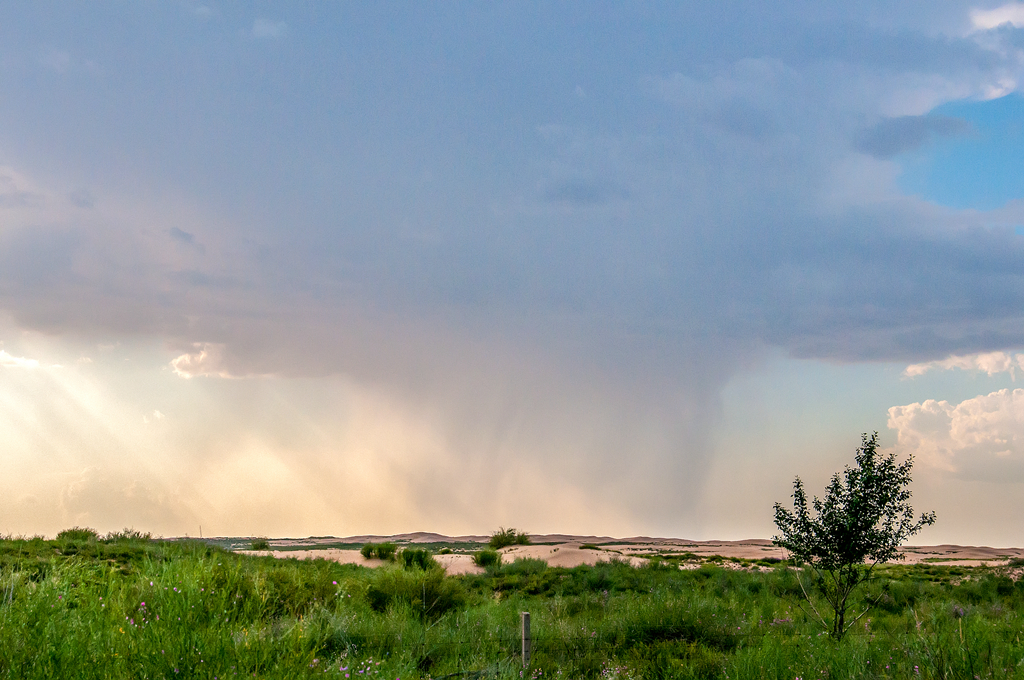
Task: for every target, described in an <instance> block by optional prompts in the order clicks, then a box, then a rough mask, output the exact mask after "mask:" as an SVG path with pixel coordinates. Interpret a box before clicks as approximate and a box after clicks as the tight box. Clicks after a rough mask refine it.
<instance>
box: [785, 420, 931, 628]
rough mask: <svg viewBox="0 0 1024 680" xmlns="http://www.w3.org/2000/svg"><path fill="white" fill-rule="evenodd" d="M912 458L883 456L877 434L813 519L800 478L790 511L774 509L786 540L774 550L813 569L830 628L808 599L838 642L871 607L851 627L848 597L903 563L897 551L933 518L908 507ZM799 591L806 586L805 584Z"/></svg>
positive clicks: (818, 504)
mask: <svg viewBox="0 0 1024 680" xmlns="http://www.w3.org/2000/svg"><path fill="white" fill-rule="evenodd" d="M913 462H914V461H913V458H912V457H911V458H908V459H907V460H906V461H905V462H903V463H898V462H897V461H896V454H895V453H890V454H889V455H888V456H882V455H880V454H879V452H878V433H877V432H875V433H874V434H872V435H871V436H870V437H869V436H868V435H867V434H864V435H863V436H862V437H861V446H860V448H859V449H857V467H855V468H850V467H847V468H846V469H845V471H844V473H843V476H842V477H840V476H839V473H836V474H834V475H832V481H831V482H830V483H829V485H828V487H827V488H826V489H825V498H824V500H819V499H818V498H817V497H815V498H814V501H813V503H812V506H813V508H814V515H815V516H813V517H812V516H811V513H810V512H809V511H808V509H807V494H806V493H805V492H804V485H803V482H802V481H800V478H799V477H797V478H796V481H795V482H794V483H793V511H792V512H791V511H789V510H787V509H786V508H784V507H782V505H781V504H779V503H776V504H775V525H776V526H777V527H778V528H779V531H780V532H781V535H779V536H775V537H774V538H773V543H775V545H778V546H781V547H783V548H785V549H786V550H788V551H789V552H790V553H791V554H792V555H793V557H794V558H796V559H797V560H798V561H800V562H804V563H806V564H808V565H810V567H811V568H812V569H813V571H814V575H815V582H816V583H815V584H816V585H817V587H818V590H819V591H820V592H821V594H822V595H823V596H824V598H825V600H826V601H827V602H828V604H829V606H830V607H831V608H832V612H833V617H832V625H831V626H830V625H829V624H828V623H827V622H826V621H825V619H824V617H822V616H821V614H819V613H818V610H817V608H815V606H814V602H813V601H812V600H811V598H810V596H809V595H808V594H807V591H806V590H804V596H805V597H806V599H807V602H808V604H810V606H811V609H812V610H813V611H814V614H815V615H816V616H817V617H818V620H819V621H820V622H821V624H822V625H823V626H824V627H825V628H826V629H828V630H829V633H830V634H831V636H832V637H833V638H835V639H836V640H840V639H842V637H843V635H845V634H846V631H847V630H849V629H850V627H851V626H852V625H853V624H854V623H856V622H857V620H858V619H859V618H860V617H861V616H863V615H864V614H865V613H866V612H867V611H868V608H870V605H871V603H868V604H867V606H866V607H865V609H864V611H862V612H861V613H860V614H858V615H857V616H856V617H855V618H854V619H853V620H852V621H850V622H849V623H847V611H848V610H849V607H850V605H851V602H850V596H851V594H852V593H853V592H854V590H855V589H856V588H857V586H858V585H860V584H861V583H863V582H864V581H865V580H867V579H868V578H869V577H870V576H871V570H872V569H873V568H874V566H875V565H876V564H878V563H879V562H888V561H890V560H898V559H903V555H901V554H900V553H899V550H898V549H899V546H900V545H901V544H902V543H903V542H904V541H905V540H906V539H907V538H909V537H910V536H913V535H914V534H916V533H917V532H919V531H920V530H921V529H922V528H923V527H925V526H927V525H930V524H933V523H934V522H935V513H934V512H928V513H923V514H922V515H921V517H920V518H919V519H918V520H917V521H916V522H915V521H914V509H913V508H912V507H910V502H909V501H910V496H911V494H910V491H909V490H908V489H907V486H908V485H909V484H910V470H911V468H912V467H913ZM800 587H801V588H803V583H802V582H801V584H800Z"/></svg>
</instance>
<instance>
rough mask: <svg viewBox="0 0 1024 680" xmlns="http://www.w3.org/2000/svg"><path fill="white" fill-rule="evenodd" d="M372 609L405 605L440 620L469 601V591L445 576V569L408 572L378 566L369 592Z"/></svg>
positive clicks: (424, 615)
mask: <svg viewBox="0 0 1024 680" xmlns="http://www.w3.org/2000/svg"><path fill="white" fill-rule="evenodd" d="M366 599H367V601H368V602H369V604H370V608H371V609H373V610H374V611H376V612H385V611H387V610H388V609H389V608H391V607H395V606H398V605H405V606H407V607H408V608H409V610H411V611H412V612H413V613H415V614H417V615H419V616H422V617H424V618H432V619H437V618H438V617H440V616H443V615H444V614H447V613H448V612H450V611H452V610H455V609H459V608H460V607H463V606H465V604H466V599H467V598H466V590H465V588H464V587H463V586H462V583H461V582H459V581H458V580H457V579H452V578H449V577H447V576H445V573H444V571H443V570H441V569H429V570H426V571H421V570H416V571H406V570H402V569H394V568H388V569H378V570H377V571H376V572H375V573H374V574H373V576H372V577H371V579H370V585H369V588H367V591H366Z"/></svg>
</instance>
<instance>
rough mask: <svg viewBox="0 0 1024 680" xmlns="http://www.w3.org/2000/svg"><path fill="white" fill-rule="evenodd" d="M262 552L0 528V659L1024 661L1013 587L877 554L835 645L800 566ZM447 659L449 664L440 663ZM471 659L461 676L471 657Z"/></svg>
mask: <svg viewBox="0 0 1024 680" xmlns="http://www.w3.org/2000/svg"><path fill="white" fill-rule="evenodd" d="M403 562H404V559H400V560H399V563H398V564H392V565H388V566H385V567H382V568H379V569H366V568H363V567H359V566H353V565H339V564H336V563H332V562H327V561H323V560H314V561H296V560H274V559H272V558H267V557H253V556H241V555H235V554H232V553H228V552H224V551H222V550H220V549H216V548H213V547H210V546H208V545H206V544H203V543H200V542H195V541H181V542H161V541H153V540H150V539H149V538H148V537H145V536H144V535H131V536H129V535H120V536H117V537H113V538H111V540H110V541H109V542H108V541H107V539H106V538H104V539H101V538H99V537H96V536H91V537H90V536H85V535H79V534H74V535H63V536H62V537H61V538H59V539H57V540H53V541H46V540H43V539H39V538H37V539H29V540H0V677H5V678H65V677H66V678H182V677H190V678H191V677H196V678H214V677H216V678H225V677H229V678H231V677H253V676H255V677H259V678H302V677H314V676H315V677H324V676H326V677H334V678H346V674H348V678H349V680H357V679H362V678H363V677H377V678H389V679H390V678H419V677H434V678H440V677H442V676H446V675H447V676H451V677H453V678H454V677H478V678H482V677H485V676H487V677H498V678H519V677H520V671H521V670H522V669H521V667H520V662H519V657H518V650H519V644H520V640H519V612H521V611H530V612H531V614H532V617H531V618H532V621H533V639H534V652H533V667H532V668H530V669H528V670H527V671H526V672H525V673H524V674H523V676H522V677H531V678H541V677H543V676H547V675H551V676H556V677H558V676H559V674H561V675H560V677H565V678H598V677H601V678H608V679H610V678H636V679H638V680H639V679H641V678H728V679H729V680H732V679H734V678H771V679H772V680H783V679H788V680H793V679H794V678H797V677H799V678H801V679H803V680H809V679H811V678H814V679H819V678H821V679H825V678H828V679H829V680H833V679H836V678H861V677H878V678H913V679H914V680H917V679H918V678H929V679H930V678H949V679H952V678H968V679H970V678H988V677H998V678H1005V677H1011V678H1012V677H1024V644H1022V643H1021V640H1020V635H1021V630H1022V627H1024V585H1019V584H1020V583H1021V582H1020V581H1014V580H1012V579H1011V578H1009V577H1008V574H1007V573H1005V572H1002V571H1000V570H997V569H965V568H960V569H956V568H948V567H934V566H930V567H929V566H921V567H889V568H883V569H881V570H880V571H881V573H880V577H879V578H878V579H876V580H875V581H874V582H872V583H871V584H870V585H869V587H868V588H867V589H866V592H865V596H866V597H868V598H871V599H872V600H876V601H877V602H878V604H877V606H875V607H874V608H873V609H872V610H871V611H870V612H869V613H868V614H867V615H865V617H864V618H863V619H861V621H860V622H858V627H857V629H856V630H855V631H854V632H851V634H850V636H849V637H848V638H847V639H846V640H844V641H843V642H842V643H840V644H836V643H835V642H834V641H832V640H831V639H829V638H828V637H827V636H826V635H823V634H822V632H823V631H822V630H821V628H820V626H819V625H817V624H816V623H815V622H814V621H813V619H812V618H810V617H808V616H807V615H806V614H805V613H804V612H803V611H802V609H801V607H802V601H801V598H800V588H799V584H798V583H797V580H796V576H795V573H794V572H793V571H792V570H791V569H789V568H788V567H786V566H785V565H784V564H783V565H777V566H775V567H773V568H771V569H770V570H766V571H761V572H753V571H744V570H737V569H729V568H724V567H720V566H704V567H701V568H699V569H694V570H685V571H684V570H680V569H678V566H677V564H676V563H675V562H673V561H671V560H663V561H662V562H661V563H660V564H653V565H651V566H647V567H643V568H639V569H638V568H633V567H630V566H628V565H626V564H619V563H600V564H598V565H596V566H592V567H587V566H584V567H577V568H575V569H557V568H548V567H547V566H546V565H545V564H544V563H543V562H540V561H538V560H517V561H515V562H511V563H507V564H502V565H495V566H493V567H492V568H490V569H489V570H488V571H487V573H485V574H481V575H472V576H464V577H449V576H445V575H444V573H443V571H441V570H440V569H437V568H434V567H431V566H429V565H428V567H427V568H426V569H424V568H421V567H419V566H416V565H415V562H414V563H413V564H412V565H411V566H410V568H408V569H406V568H404V566H403V564H402V563H403ZM457 673H461V674H464V675H462V676H453V675H452V674H457ZM474 674H475V675H474Z"/></svg>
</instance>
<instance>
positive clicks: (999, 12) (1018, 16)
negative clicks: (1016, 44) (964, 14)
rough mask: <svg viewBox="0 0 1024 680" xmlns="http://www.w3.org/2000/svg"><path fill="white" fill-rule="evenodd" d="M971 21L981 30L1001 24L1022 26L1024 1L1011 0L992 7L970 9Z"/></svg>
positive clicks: (1023, 24)
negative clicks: (1012, 0) (1013, 0)
mask: <svg viewBox="0 0 1024 680" xmlns="http://www.w3.org/2000/svg"><path fill="white" fill-rule="evenodd" d="M971 23H972V24H974V27H975V28H977V29H981V30H988V29H990V28H996V27H997V26H1002V25H1003V24H1011V25H1013V26H1016V27H1018V28H1019V27H1021V26H1024V3H1020V2H1011V3H1008V4H1006V5H1002V6H1000V7H995V8H993V9H975V10H971Z"/></svg>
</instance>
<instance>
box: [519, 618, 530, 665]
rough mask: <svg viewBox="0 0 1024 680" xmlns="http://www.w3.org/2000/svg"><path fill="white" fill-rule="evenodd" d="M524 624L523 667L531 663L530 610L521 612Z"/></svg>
mask: <svg viewBox="0 0 1024 680" xmlns="http://www.w3.org/2000/svg"><path fill="white" fill-rule="evenodd" d="M519 616H520V618H521V619H522V624H523V668H526V667H527V666H529V665H530V643H531V642H532V640H531V639H530V612H520V614H519Z"/></svg>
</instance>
